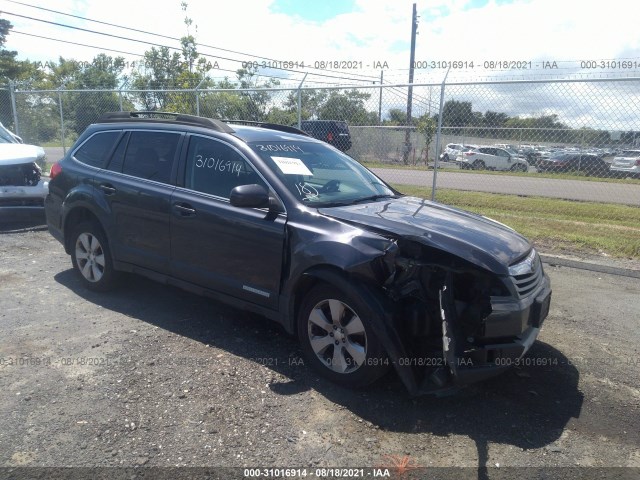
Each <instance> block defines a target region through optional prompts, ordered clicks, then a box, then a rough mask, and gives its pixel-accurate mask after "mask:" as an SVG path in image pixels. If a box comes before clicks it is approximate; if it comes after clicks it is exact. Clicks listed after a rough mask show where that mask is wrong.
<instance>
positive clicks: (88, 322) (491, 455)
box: [0, 225, 640, 478]
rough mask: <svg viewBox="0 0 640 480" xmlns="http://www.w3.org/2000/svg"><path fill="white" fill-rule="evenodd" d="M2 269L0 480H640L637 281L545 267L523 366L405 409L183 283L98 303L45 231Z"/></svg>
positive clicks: (136, 288) (23, 237) (10, 248)
mask: <svg viewBox="0 0 640 480" xmlns="http://www.w3.org/2000/svg"><path fill="white" fill-rule="evenodd" d="M0 259H1V260H0V425H1V428H0V467H5V468H4V469H2V468H0V478H4V477H5V476H6V478H10V476H11V475H12V473H11V472H13V475H15V474H16V472H19V471H20V469H19V468H18V469H17V470H11V469H9V468H8V467H21V466H31V467H34V466H35V467H94V466H99V467H101V466H104V467H144V468H146V467H174V466H179V467H203V466H204V467H220V466H222V467H307V468H316V467H365V466H368V467H375V466H394V465H396V464H397V463H398V462H399V461H400V460H402V459H404V463H405V464H407V463H408V464H409V466H421V467H450V466H459V467H469V471H470V472H472V473H473V478H476V475H477V477H478V478H480V477H482V478H489V477H491V478H494V477H496V472H497V471H500V470H504V471H508V467H527V466H528V467H607V468H609V467H636V469H625V470H622V472H624V474H625V475H634V476H631V477H628V478H638V477H636V476H635V475H637V474H639V473H640V470H639V469H640V415H639V412H640V374H639V372H640V347H639V345H640V334H639V333H638V322H639V319H640V297H639V296H638V292H640V280H639V279H637V278H629V277H622V276H613V275H607V274H602V273H597V272H589V271H582V270H576V269H571V268H564V267H557V266H547V271H548V273H549V275H550V276H551V280H552V285H553V289H554V298H553V302H552V306H551V311H550V316H549V317H548V319H547V321H546V323H545V325H544V327H543V330H542V333H541V336H540V338H539V341H538V342H537V343H536V344H535V345H534V347H533V348H532V350H531V352H530V353H529V355H528V357H527V361H526V363H525V364H524V365H521V366H519V367H518V368H514V369H512V370H510V371H508V372H507V373H506V374H504V375H502V376H500V377H498V378H495V379H492V380H490V381H486V382H483V383H481V384H478V385H474V386H472V387H468V388H466V389H463V390H461V391H460V392H458V393H456V394H455V395H452V396H447V397H435V396H427V397H420V398H410V397H409V396H408V395H407V393H406V391H405V390H404V388H403V386H402V384H401V383H400V382H399V380H398V379H397V378H396V377H395V375H394V374H393V373H391V374H389V375H388V376H387V377H385V378H384V379H383V380H382V381H381V382H379V383H378V384H376V385H375V386H374V387H371V388H368V389H366V390H359V391H353V390H346V389H343V388H340V387H337V386H335V385H333V384H330V383H328V382H327V381H324V380H321V379H319V378H317V377H316V375H315V374H314V373H313V371H312V370H310V369H309V368H308V367H307V366H305V365H304V362H303V361H302V359H301V354H300V350H299V348H298V345H297V342H296V340H295V339H294V338H291V337H289V336H287V335H286V334H285V333H284V332H283V331H282V330H281V329H280V328H279V327H278V326H277V325H276V324H273V323H270V322H269V321H267V320H265V319H263V318H261V317H258V316H253V315H247V314H246V313H245V312H243V311H240V310H236V309H232V308H230V307H227V306H224V305H222V304H219V303H216V302H214V301H212V300H209V299H206V298H202V297H198V296H195V295H192V294H190V293H186V292H184V291H181V290H178V289H176V288H173V287H167V286H164V285H160V284H157V283H153V282H151V281H148V280H146V279H143V278H140V277H135V276H127V277H125V278H124V279H123V283H122V285H121V287H120V288H118V289H117V290H116V291H114V292H111V293H108V294H97V293H93V292H90V291H88V290H86V289H84V288H83V287H82V286H81V284H80V282H79V280H78V279H77V278H76V276H75V274H74V272H73V271H72V270H71V262H70V259H69V257H68V256H67V255H66V254H65V253H64V250H63V248H62V246H61V245H60V244H59V243H58V242H57V241H56V240H54V239H53V238H52V237H51V236H50V235H49V233H48V232H47V231H46V230H45V229H44V228H43V227H41V226H39V227H38V226H35V227H34V226H24V225H22V226H16V225H4V226H3V227H0ZM505 467H507V468H505ZM144 468H142V470H144ZM398 471H399V470H398V469H397V468H396V469H395V470H393V469H391V474H392V475H393V474H394V472H395V473H397V472H398ZM567 471H568V470H567ZM585 471H586V470H585ZM590 471H596V469H593V470H590ZM597 471H598V472H602V471H600V470H597ZM559 472H562V470H560V471H559ZM604 472H605V476H608V474H607V473H606V472H609V473H611V472H612V471H609V470H604ZM557 476H561V475H557ZM583 476H584V475H583ZM639 476H640V475H639ZM173 478H176V477H175V476H174V477H173ZM403 478H404V477H403ZM429 478H433V477H429Z"/></svg>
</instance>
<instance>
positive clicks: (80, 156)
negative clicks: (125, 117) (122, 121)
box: [73, 130, 122, 168]
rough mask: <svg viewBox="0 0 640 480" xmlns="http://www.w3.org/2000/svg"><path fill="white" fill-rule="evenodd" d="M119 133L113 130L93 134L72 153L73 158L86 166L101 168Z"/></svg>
mask: <svg viewBox="0 0 640 480" xmlns="http://www.w3.org/2000/svg"><path fill="white" fill-rule="evenodd" d="M121 133H122V132H121V131H120V130H113V131H109V132H99V133H96V134H94V135H93V136H91V137H90V138H89V139H87V140H86V141H85V142H84V143H83V144H82V145H81V146H80V147H79V148H78V149H77V150H76V151H75V152H73V158H75V159H76V160H78V161H79V162H82V163H84V164H86V165H91V166H92V167H96V168H103V167H104V165H105V163H106V161H107V159H108V158H109V154H110V153H111V151H112V150H113V147H114V145H115V143H116V141H117V140H118V138H119V137H120V134H121Z"/></svg>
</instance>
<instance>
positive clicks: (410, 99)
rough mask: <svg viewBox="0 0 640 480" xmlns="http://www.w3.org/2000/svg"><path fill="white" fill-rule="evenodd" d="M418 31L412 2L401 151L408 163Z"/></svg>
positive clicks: (404, 160)
mask: <svg viewBox="0 0 640 480" xmlns="http://www.w3.org/2000/svg"><path fill="white" fill-rule="evenodd" d="M417 31H418V13H417V11H416V4H415V3H414V4H413V15H412V17H411V59H410V60H409V90H408V94H407V129H406V130H405V134H404V150H403V152H402V162H403V163H404V164H408V163H409V154H410V153H411V131H410V130H409V126H410V125H411V105H412V103H413V69H414V66H415V60H416V34H417Z"/></svg>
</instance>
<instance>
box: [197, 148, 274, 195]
mask: <svg viewBox="0 0 640 480" xmlns="http://www.w3.org/2000/svg"><path fill="white" fill-rule="evenodd" d="M186 168H187V171H186V175H185V187H186V188H189V189H191V190H195V191H197V192H202V193H208V194H210V195H216V196H218V197H222V198H229V197H230V196H231V190H233V189H234V188H235V187H237V186H239V185H251V184H258V185H262V186H263V187H265V188H268V187H267V185H266V184H265V183H264V181H263V180H262V178H261V177H260V176H259V175H258V174H257V172H256V171H255V170H254V169H253V167H252V166H251V165H250V164H249V163H248V162H247V161H246V160H245V158H244V157H243V156H242V155H240V154H239V153H238V152H237V151H236V150H234V149H233V148H231V147H230V146H228V145H226V144H224V143H222V142H219V141H217V140H212V139H210V138H205V137H199V136H195V135H194V136H192V137H191V140H190V142H189V150H188V152H187V163H186Z"/></svg>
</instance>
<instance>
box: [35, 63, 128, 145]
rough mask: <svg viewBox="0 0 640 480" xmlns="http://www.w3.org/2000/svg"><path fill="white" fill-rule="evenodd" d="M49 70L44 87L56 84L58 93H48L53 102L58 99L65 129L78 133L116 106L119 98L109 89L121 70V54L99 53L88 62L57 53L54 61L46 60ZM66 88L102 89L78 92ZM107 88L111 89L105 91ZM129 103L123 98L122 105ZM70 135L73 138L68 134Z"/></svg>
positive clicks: (118, 107)
mask: <svg viewBox="0 0 640 480" xmlns="http://www.w3.org/2000/svg"><path fill="white" fill-rule="evenodd" d="M48 67H49V70H50V71H49V73H48V75H47V77H46V80H45V81H44V82H43V87H45V88H48V89H57V88H60V89H61V91H60V95H57V94H53V95H50V101H52V102H55V103H56V104H57V103H58V102H59V100H60V99H61V100H62V111H63V116H64V118H65V129H66V130H67V133H72V132H74V133H75V135H71V137H74V136H77V135H79V134H80V133H81V132H82V131H84V129H85V128H86V127H87V126H89V125H90V124H91V123H92V122H94V121H95V120H96V119H97V118H98V117H100V116H101V115H102V114H104V113H105V112H109V111H118V110H120V98H119V96H118V94H117V93H115V92H113V91H112V90H115V89H116V88H117V87H118V85H119V83H120V77H121V75H122V73H123V71H124V67H125V61H124V58H122V57H115V58H113V57H110V56H109V55H106V54H104V53H101V54H99V55H97V56H95V57H94V58H93V60H92V61H91V62H77V61H75V60H72V59H65V58H62V57H60V58H59V60H58V62H48ZM69 90H105V91H92V92H78V91H69ZM106 90H111V91H106ZM125 106H127V109H129V107H132V105H131V103H130V102H127V101H124V102H123V107H125ZM72 139H73V138H72Z"/></svg>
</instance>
